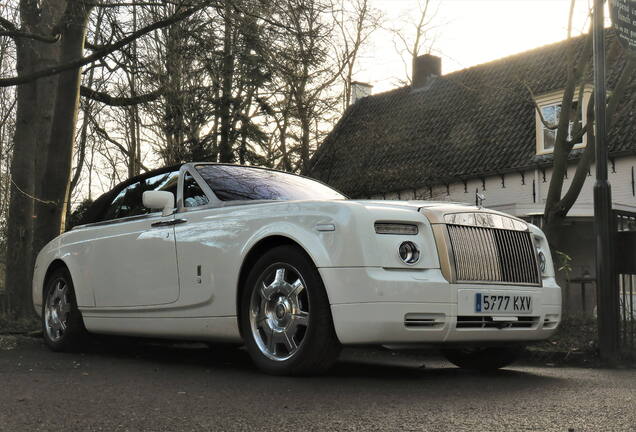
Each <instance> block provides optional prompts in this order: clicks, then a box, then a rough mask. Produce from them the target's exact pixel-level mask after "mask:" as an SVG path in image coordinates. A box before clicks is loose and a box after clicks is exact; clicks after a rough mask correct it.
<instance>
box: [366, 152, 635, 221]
mask: <svg viewBox="0 0 636 432" xmlns="http://www.w3.org/2000/svg"><path fill="white" fill-rule="evenodd" d="M575 170H576V166H575V165H571V166H570V167H569V168H568V178H567V179H566V180H565V182H564V186H563V191H564V192H565V191H567V188H568V187H569V185H570V182H571V181H572V177H573V176H574V172H575ZM594 170H595V167H594V166H592V167H591V169H590V174H591V175H590V176H588V177H587V179H586V181H585V184H584V186H583V189H582V190H581V194H580V195H579V198H578V200H577V201H576V204H575V205H574V206H573V207H572V209H571V210H570V213H569V214H568V216H571V217H592V216H593V214H594V207H593V187H594V172H595V171H594ZM634 171H636V156H629V157H623V158H617V159H616V160H615V161H614V164H613V165H612V164H610V169H609V180H610V182H611V184H612V202H613V203H614V204H613V205H614V208H615V209H619V210H627V211H634V212H636V193H635V192H636V191H635V190H634V187H635V186H633V183H632V182H633V181H636V180H633V175H636V174H634ZM551 175H552V169H551V168H547V169H545V170H541V169H535V170H529V171H524V172H523V175H522V173H521V172H520V173H508V174H505V175H504V176H503V179H502V176H499V175H497V176H488V177H485V178H484V179H483V180H482V179H471V180H467V181H466V184H464V183H463V182H456V183H451V184H449V185H448V186H446V185H441V186H439V185H438V186H434V187H433V188H432V189H429V188H420V189H417V190H414V189H408V190H402V191H396V192H392V193H387V194H385V195H374V196H371V197H370V198H372V199H388V200H400V199H401V200H412V199H424V200H440V201H454V202H465V203H469V204H474V203H475V191H476V190H479V193H481V194H483V195H485V197H486V199H485V201H484V203H483V204H484V206H485V207H488V208H492V209H494V210H499V211H503V212H506V213H509V214H512V215H515V216H519V217H526V216H531V215H541V214H543V209H544V206H545V199H546V195H547V193H548V187H549V185H550V178H551ZM533 189H534V193H533Z"/></svg>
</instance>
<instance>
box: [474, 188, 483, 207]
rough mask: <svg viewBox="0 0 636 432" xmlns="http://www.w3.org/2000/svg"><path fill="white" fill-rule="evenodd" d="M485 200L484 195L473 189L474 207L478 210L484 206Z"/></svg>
mask: <svg viewBox="0 0 636 432" xmlns="http://www.w3.org/2000/svg"><path fill="white" fill-rule="evenodd" d="M485 199H486V195H484V194H480V193H479V189H475V205H476V206H477V207H479V208H482V207H483V206H484V205H483V204H484V200H485Z"/></svg>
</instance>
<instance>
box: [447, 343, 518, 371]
mask: <svg viewBox="0 0 636 432" xmlns="http://www.w3.org/2000/svg"><path fill="white" fill-rule="evenodd" d="M522 351H523V347H519V346H513V347H484V348H446V349H443V350H442V354H443V355H444V357H446V359H447V360H448V361H449V362H451V363H453V364H454V365H455V366H459V367H460V368H463V369H472V370H478V371H482V372H486V371H493V370H497V369H500V368H502V367H506V366H508V365H510V364H511V363H513V362H514V361H515V360H517V358H518V357H519V354H520V353H521V352H522Z"/></svg>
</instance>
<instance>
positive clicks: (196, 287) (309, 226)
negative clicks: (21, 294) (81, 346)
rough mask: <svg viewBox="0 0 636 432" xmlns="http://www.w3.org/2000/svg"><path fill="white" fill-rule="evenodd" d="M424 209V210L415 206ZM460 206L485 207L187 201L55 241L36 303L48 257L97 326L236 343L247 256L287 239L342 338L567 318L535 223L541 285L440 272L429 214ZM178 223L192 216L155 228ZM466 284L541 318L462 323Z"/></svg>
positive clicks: (441, 332) (466, 333)
mask: <svg viewBox="0 0 636 432" xmlns="http://www.w3.org/2000/svg"><path fill="white" fill-rule="evenodd" d="M180 184H181V182H180ZM422 208H424V209H426V211H418V209H422ZM462 211H470V212H476V211H486V210H483V209H476V208H475V207H471V206H465V205H455V204H449V203H431V202H386V201H350V200H333V201H280V202H254V203H245V202H243V203H230V202H228V203H224V204H223V205H216V206H215V205H212V206H209V207H205V208H199V209H194V210H188V209H183V208H181V209H179V210H178V211H177V212H176V213H175V214H174V215H171V216H167V217H162V216H161V214H160V213H153V214H151V215H148V216H147V217H143V218H140V219H138V220H133V221H121V222H116V223H107V224H93V225H88V226H83V227H79V228H76V229H73V230H71V231H69V232H66V233H64V234H62V235H61V236H59V237H58V238H56V239H54V240H53V241H51V242H50V243H49V244H48V245H46V246H45V247H44V248H43V250H42V251H41V252H40V254H39V255H38V258H37V261H36V268H35V271H34V279H33V302H34V307H35V309H36V311H37V312H38V313H41V305H42V291H43V286H44V281H45V277H46V273H47V271H48V269H49V268H50V266H51V264H52V263H54V262H63V263H64V264H65V265H66V266H67V267H68V269H69V272H70V273H71V276H72V278H73V281H74V285H75V291H76V297H77V300H78V306H79V308H80V311H81V313H82V316H83V318H84V322H85V325H86V327H87V329H88V330H89V331H91V332H95V333H109V334H123V335H136V336H150V337H165V338H182V339H190V340H224V341H240V340H241V335H240V334H239V327H238V317H237V297H238V289H239V277H240V274H241V269H242V266H243V263H244V261H245V259H246V257H247V256H248V254H249V253H250V251H252V250H253V248H254V247H256V246H257V245H258V244H259V243H260V242H261V241H267V239H271V238H273V237H279V238H280V237H283V238H285V239H288V241H291V242H294V243H296V244H297V245H299V246H300V247H301V248H302V249H303V250H304V251H305V252H306V253H307V255H308V256H309V257H310V258H311V260H312V261H313V262H314V264H315V265H316V267H317V268H318V270H319V272H320V275H321V277H322V279H323V282H324V284H325V288H326V291H327V295H328V298H329V301H330V304H331V308H332V315H333V320H334V326H335V329H336V333H337V335H338V338H339V339H340V341H341V342H342V343H345V344H393V343H408V344H417V343H443V342H474V341H484V342H488V341H532V340H539V339H544V338H546V337H548V336H549V335H550V334H551V333H553V332H554V330H555V329H556V326H557V325H558V322H559V321H560V316H561V293H560V288H559V287H558V285H557V284H556V283H555V281H554V277H553V275H554V269H553V266H552V263H551V261H550V259H549V249H548V247H547V242H546V241H545V237H544V235H543V233H541V231H540V230H539V229H538V228H536V227H534V226H531V225H530V226H529V229H530V231H531V232H532V234H533V236H534V239H535V245H536V246H537V247H541V248H543V249H544V250H545V251H547V254H546V255H547V256H548V260H547V261H548V262H547V268H546V271H545V272H544V276H543V280H542V285H541V286H532V287H528V286H516V285H501V284H500V285H496V286H490V285H484V284H457V283H453V284H451V283H449V281H448V280H447V279H446V278H445V276H444V275H443V272H442V270H441V264H440V259H439V257H438V248H437V245H436V240H435V237H434V234H433V229H432V226H433V224H432V222H431V218H430V216H429V217H427V216H426V215H425V214H424V213H426V214H428V215H430V214H432V213H431V212H433V213H438V214H439V215H443V214H444V213H448V212H462ZM491 213H496V212H491ZM172 218H179V219H183V220H186V221H187V222H185V223H181V224H177V225H174V226H171V227H157V228H155V227H152V226H151V224H152V223H154V222H157V221H165V220H169V219H172ZM376 221H390V222H408V223H411V224H415V225H417V226H418V230H419V232H418V234H417V235H416V236H409V235H380V234H376V232H375V230H374V223H375V222H376ZM405 240H410V241H413V242H414V243H416V244H417V246H418V247H419V249H420V251H421V258H420V260H419V261H418V262H417V263H416V264H415V265H406V264H404V263H403V262H402V261H401V260H400V258H399V255H398V253H397V249H398V246H399V245H400V243H401V242H403V241H405ZM199 266H200V267H199ZM463 290H493V291H497V292H508V293H526V294H527V295H531V296H533V303H534V310H533V316H535V317H536V318H537V325H536V326H533V327H532V328H523V329H521V328H518V329H517V328H506V329H458V328H456V322H457V316H458V315H459V314H460V313H463V314H468V313H469V312H470V311H466V310H463V311H458V296H460V295H461V293H462V292H463ZM466 292H470V291H466ZM407 316H415V317H424V318H426V317H428V318H430V319H431V320H432V321H429V322H433V324H431V325H430V326H423V327H417V328H408V327H407V326H406V325H405V317H407ZM428 318H427V319H428ZM548 321H549V325H544V322H546V323H547V322H548Z"/></svg>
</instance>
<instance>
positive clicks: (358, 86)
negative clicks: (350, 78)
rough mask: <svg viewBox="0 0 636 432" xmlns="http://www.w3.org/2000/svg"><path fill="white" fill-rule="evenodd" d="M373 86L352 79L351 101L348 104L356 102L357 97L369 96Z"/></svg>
mask: <svg viewBox="0 0 636 432" xmlns="http://www.w3.org/2000/svg"><path fill="white" fill-rule="evenodd" d="M372 90H373V86H372V85H371V84H367V83H363V82H359V81H354V82H352V83H351V102H350V105H353V104H354V103H356V102H357V101H358V100H359V99H362V98H365V97H367V96H371V91H372Z"/></svg>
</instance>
